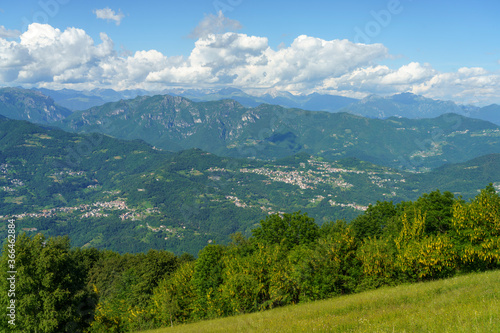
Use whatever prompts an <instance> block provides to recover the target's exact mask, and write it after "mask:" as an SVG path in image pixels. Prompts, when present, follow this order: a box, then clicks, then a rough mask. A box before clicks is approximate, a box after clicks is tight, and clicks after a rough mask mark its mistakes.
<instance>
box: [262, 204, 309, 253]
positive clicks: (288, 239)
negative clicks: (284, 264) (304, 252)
mask: <svg viewBox="0 0 500 333" xmlns="http://www.w3.org/2000/svg"><path fill="white" fill-rule="evenodd" d="M252 235H253V236H254V237H255V239H256V240H257V241H258V242H261V243H263V244H280V245H281V246H283V247H284V248H285V249H291V248H293V247H294V246H297V245H303V244H310V243H312V242H314V241H315V240H316V239H317V238H318V237H319V227H318V225H317V224H316V223H314V219H313V218H310V217H309V216H307V213H305V214H301V212H300V211H298V212H295V213H293V214H283V217H281V216H280V215H279V214H274V215H271V216H268V217H267V218H266V219H265V220H261V221H260V227H259V228H256V229H254V230H252Z"/></svg>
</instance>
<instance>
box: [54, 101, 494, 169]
mask: <svg viewBox="0 0 500 333" xmlns="http://www.w3.org/2000/svg"><path fill="white" fill-rule="evenodd" d="M58 124H59V125H60V126H62V128H64V129H67V130H71V131H75V132H87V133H89V132H101V133H105V134H108V135H111V136H114V137H117V138H122V139H142V140H144V141H146V142H148V143H150V144H151V145H154V146H156V147H159V148H162V149H165V150H170V151H178V150H182V149H189V148H199V149H202V150H204V151H207V152H211V153H214V154H217V155H221V156H231V157H250V158H257V159H264V160H275V159H279V158H283V157H287V156H291V155H294V154H297V153H299V152H305V153H308V154H311V155H315V156H322V157H325V158H328V159H330V160H338V159H341V158H346V157H355V158H358V159H361V160H364V161H368V162H371V163H375V164H378V165H383V166H388V167H393V168H399V169H405V170H417V171H418V170H428V169H429V168H435V167H439V166H441V165H443V164H446V163H461V162H465V161H467V160H470V159H472V158H475V157H479V156H482V155H486V154H491V153H500V129H499V127H498V126H497V125H494V124H492V123H489V122H486V121H482V120H477V119H471V118H466V117H463V116H459V115H455V114H445V115H441V116H439V117H437V118H433V119H417V120H415V119H406V118H389V119H386V120H381V119H369V118H363V117H360V116H356V115H352V114H348V113H328V112H312V111H304V110H300V109H286V108H283V107H280V106H276V105H268V104H262V105H260V106H258V107H255V108H245V107H243V106H242V105H241V104H239V103H237V102H235V101H233V100H221V101H212V102H192V101H190V100H188V99H185V98H182V97H172V96H168V95H165V96H160V95H158V96H153V97H138V98H135V99H133V100H122V101H119V102H115V103H108V104H105V105H103V106H99V107H93V108H91V109H88V110H85V111H80V112H75V113H73V114H72V115H71V116H69V117H67V118H66V119H64V120H63V121H61V122H59V123H58Z"/></svg>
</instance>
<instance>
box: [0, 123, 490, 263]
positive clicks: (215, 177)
mask: <svg viewBox="0 0 500 333" xmlns="http://www.w3.org/2000/svg"><path fill="white" fill-rule="evenodd" d="M349 117H352V116H350V115H349ZM488 183H493V184H494V185H495V186H496V187H497V188H499V187H500V154H489V155H485V156H481V157H478V158H476V159H473V160H470V161H467V162H464V163H459V164H449V165H444V166H441V167H439V168H436V169H434V170H431V171H429V172H426V173H414V172H406V171H402V170H397V169H392V168H388V167H386V166H379V165H376V164H373V163H369V162H366V161H363V160H360V159H357V158H352V157H351V158H341V159H337V160H328V159H326V158H321V157H317V156H313V155H310V154H307V153H299V154H295V155H291V156H288V157H286V158H283V159H279V160H276V161H257V160H249V159H238V158H231V157H219V156H217V155H214V154H211V153H208V152H205V151H202V150H199V149H189V150H183V151H179V152H168V151H162V150H159V149H158V148H155V147H152V146H151V145H149V144H147V143H145V142H144V141H142V140H120V139H116V138H112V137H110V136H107V135H103V134H98V133H91V134H76V133H69V132H65V131H63V130H61V129H58V128H54V127H49V126H42V125H37V124H32V123H29V122H26V121H19V120H10V119H7V118H5V117H1V118H0V212H1V215H2V216H0V219H2V218H3V219H8V218H15V219H16V221H17V223H16V224H17V225H18V227H19V229H20V230H21V231H26V232H28V234H30V233H37V232H42V233H44V234H46V235H48V236H56V235H69V236H70V238H71V239H72V242H73V245H74V246H94V247H98V248H109V249H114V250H116V251H120V252H140V251H147V249H150V248H156V249H169V250H171V251H174V252H176V253H182V252H189V253H192V254H196V253H197V251H198V250H200V249H201V248H203V247H204V246H205V245H206V244H209V243H211V242H217V243H226V242H228V240H229V235H230V234H232V233H234V232H242V233H243V234H245V235H249V233H250V230H251V229H252V228H254V227H255V226H256V225H257V224H258V221H259V220H260V219H263V218H264V217H265V216H267V215H269V214H273V213H285V212H290V211H298V210H302V211H304V212H308V214H309V215H310V216H311V217H313V218H315V219H316V221H317V222H318V223H320V224H321V223H323V222H325V221H329V220H335V219H342V218H343V219H347V220H350V219H352V218H353V217H355V216H357V215H358V214H360V213H362V212H363V211H364V210H365V209H366V208H367V206H368V205H369V204H374V203H376V201H378V200H390V201H394V202H400V201H403V200H415V199H416V198H417V197H418V196H420V195H421V194H422V193H429V192H431V191H434V190H436V189H440V190H441V191H447V190H449V191H452V192H453V193H454V194H455V195H460V196H462V197H463V198H464V199H467V198H471V197H473V196H474V195H475V194H476V193H477V191H478V189H481V188H483V187H484V186H485V185H486V184H488ZM5 228H6V224H2V226H1V227H0V229H2V231H5V230H4V229H5Z"/></svg>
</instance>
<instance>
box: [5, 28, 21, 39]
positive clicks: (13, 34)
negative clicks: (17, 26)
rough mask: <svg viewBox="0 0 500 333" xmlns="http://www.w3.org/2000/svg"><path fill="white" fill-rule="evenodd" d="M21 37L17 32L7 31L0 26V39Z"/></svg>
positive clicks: (19, 32)
mask: <svg viewBox="0 0 500 333" xmlns="http://www.w3.org/2000/svg"><path fill="white" fill-rule="evenodd" d="M20 35H21V31H19V30H9V29H6V28H5V27H4V26H3V25H0V38H17V37H19V36H20Z"/></svg>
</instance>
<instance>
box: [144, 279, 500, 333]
mask: <svg viewBox="0 0 500 333" xmlns="http://www.w3.org/2000/svg"><path fill="white" fill-rule="evenodd" d="M175 332H196V333H199V332H370V333H371V332H408V333H410V332H411V333H413V332H464V333H465V332H467V333H469V332H500V271H492V272H486V273H474V274H469V275H463V276H458V277H454V278H450V279H446V280H440V281H433V282H427V283H417V284H409V285H401V286H397V287H391V288H381V289H378V290H373V291H368V292H363V293H359V294H354V295H349V296H342V297H336V298H332V299H328V300H323V301H316V302H311V303H304V304H299V305H292V306H287V307H283V308H277V309H273V310H269V311H264V312H258V313H251V314H242V315H238V316H233V317H228V318H221V319H215V320H207V321H201V322H197V323H192V324H187V325H179V326H174V327H168V328H163V329H157V330H150V331H143V332H142V333H175Z"/></svg>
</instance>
